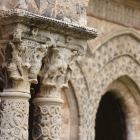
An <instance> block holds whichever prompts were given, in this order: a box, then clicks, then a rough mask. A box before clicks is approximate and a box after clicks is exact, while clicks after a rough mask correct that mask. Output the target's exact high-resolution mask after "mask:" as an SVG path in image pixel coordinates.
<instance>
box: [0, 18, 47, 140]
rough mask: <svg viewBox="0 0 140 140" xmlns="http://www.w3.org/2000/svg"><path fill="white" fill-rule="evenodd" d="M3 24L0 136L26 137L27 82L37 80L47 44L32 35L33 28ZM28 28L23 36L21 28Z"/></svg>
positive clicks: (4, 139) (3, 139) (24, 139)
mask: <svg viewBox="0 0 140 140" xmlns="http://www.w3.org/2000/svg"><path fill="white" fill-rule="evenodd" d="M8 20H9V22H8V23H10V22H12V20H10V18H9V19H8ZM8 23H7V24H8ZM7 24H5V25H3V26H2V29H1V37H2V39H1V40H0V89H1V91H2V93H0V98H1V103H0V139H1V140H15V139H16V140H27V139H28V117H29V103H28V100H29V99H30V97H31V95H30V85H31V83H34V84H37V83H38V81H37V75H38V73H39V71H40V68H41V65H42V58H43V57H44V56H45V53H46V52H47V47H48V45H47V44H45V43H44V42H43V43H42V42H41V41H40V42H38V41H34V40H35V39H32V38H34V37H35V36H36V34H37V29H36V28H31V29H30V28H29V27H27V26H26V27H25V26H24V25H22V24H19V23H11V24H8V25H7ZM19 26H21V27H19ZM28 28H29V30H31V32H29V35H30V38H28V37H26V38H23V37H22V36H23V35H22V34H23V30H24V31H25V30H27V29H28ZM7 30H8V31H7ZM29 35H28V36H29ZM46 43H47V41H46Z"/></svg>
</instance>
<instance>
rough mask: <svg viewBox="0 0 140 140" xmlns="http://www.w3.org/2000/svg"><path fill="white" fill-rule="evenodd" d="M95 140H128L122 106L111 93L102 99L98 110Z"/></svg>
mask: <svg viewBox="0 0 140 140" xmlns="http://www.w3.org/2000/svg"><path fill="white" fill-rule="evenodd" d="M95 140H126V129H125V119H124V115H123V112H122V110H121V105H120V103H119V102H118V100H117V99H116V98H115V97H114V95H113V94H112V93H110V92H107V93H106V94H105V95H104V96H103V97H102V99H101V101H100V104H99V108H98V110H97V114H96V125H95Z"/></svg>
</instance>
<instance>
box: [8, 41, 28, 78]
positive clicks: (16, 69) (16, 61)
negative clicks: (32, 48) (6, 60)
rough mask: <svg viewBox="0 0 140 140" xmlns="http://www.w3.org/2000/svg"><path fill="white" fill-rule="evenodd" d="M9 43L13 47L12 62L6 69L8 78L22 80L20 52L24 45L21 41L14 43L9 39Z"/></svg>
mask: <svg viewBox="0 0 140 140" xmlns="http://www.w3.org/2000/svg"><path fill="white" fill-rule="evenodd" d="M10 44H11V46H12V48H13V52H12V63H11V64H10V65H9V67H8V71H9V72H10V78H12V79H14V80H23V78H22V76H23V69H22V63H23V62H22V59H21V57H20V52H21V51H23V50H24V49H25V46H24V44H23V43H19V44H18V45H17V49H16V45H15V44H14V43H13V42H12V41H10Z"/></svg>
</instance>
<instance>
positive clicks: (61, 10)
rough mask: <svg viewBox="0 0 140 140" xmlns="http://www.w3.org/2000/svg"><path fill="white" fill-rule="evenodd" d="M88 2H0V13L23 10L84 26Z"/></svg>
mask: <svg viewBox="0 0 140 140" xmlns="http://www.w3.org/2000/svg"><path fill="white" fill-rule="evenodd" d="M87 5H88V0H82V1H81V0H72V1H71V0H67V1H64V0H5V1H3V0H1V1H0V11H7V10H11V9H16V8H18V9H24V10H28V11H30V12H33V13H37V14H41V15H43V16H47V17H51V18H56V19H58V20H63V21H66V22H70V23H76V24H79V25H83V26H86V24H87V20H86V8H87Z"/></svg>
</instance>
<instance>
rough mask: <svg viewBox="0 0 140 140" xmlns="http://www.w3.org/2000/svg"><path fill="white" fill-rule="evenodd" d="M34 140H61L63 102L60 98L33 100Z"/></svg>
mask: <svg viewBox="0 0 140 140" xmlns="http://www.w3.org/2000/svg"><path fill="white" fill-rule="evenodd" d="M33 104H34V105H35V109H34V122H33V132H32V135H33V139H34V140H61V106H62V104H63V100H62V99H59V98H43V97H42V98H41V97H40V98H35V99H34V100H33Z"/></svg>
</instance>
